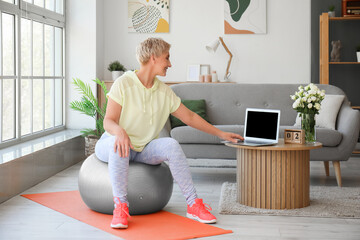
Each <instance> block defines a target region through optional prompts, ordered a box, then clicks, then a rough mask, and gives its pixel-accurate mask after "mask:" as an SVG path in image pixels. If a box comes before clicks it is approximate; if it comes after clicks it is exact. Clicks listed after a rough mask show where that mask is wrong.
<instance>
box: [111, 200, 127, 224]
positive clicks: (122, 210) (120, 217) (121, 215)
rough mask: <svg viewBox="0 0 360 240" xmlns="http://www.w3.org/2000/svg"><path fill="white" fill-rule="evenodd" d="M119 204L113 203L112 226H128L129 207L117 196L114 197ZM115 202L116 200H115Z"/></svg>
mask: <svg viewBox="0 0 360 240" xmlns="http://www.w3.org/2000/svg"><path fill="white" fill-rule="evenodd" d="M115 199H116V200H117V202H119V203H120V204H115V206H116V207H115V209H114V212H113V219H112V221H111V225H110V226H111V227H112V228H127V227H128V220H127V218H128V217H130V214H129V208H128V206H127V204H126V203H121V202H120V199H119V198H114V201H115ZM115 203H116V202H115Z"/></svg>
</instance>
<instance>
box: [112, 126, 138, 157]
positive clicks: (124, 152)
mask: <svg viewBox="0 0 360 240" xmlns="http://www.w3.org/2000/svg"><path fill="white" fill-rule="evenodd" d="M129 148H131V149H134V147H133V146H132V145H131V141H130V138H129V136H128V135H127V133H126V131H125V130H124V129H121V131H120V132H119V133H118V134H116V135H115V143H114V152H116V151H118V153H119V156H120V157H128V156H129Z"/></svg>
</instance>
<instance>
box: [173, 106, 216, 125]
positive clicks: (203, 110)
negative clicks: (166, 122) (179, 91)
mask: <svg viewBox="0 0 360 240" xmlns="http://www.w3.org/2000/svg"><path fill="white" fill-rule="evenodd" d="M181 103H182V104H184V105H185V107H187V108H188V109H190V110H191V111H193V112H195V113H197V114H198V115H199V116H200V117H202V118H203V119H205V120H206V121H208V122H209V120H208V117H207V115H206V102H205V100H204V99H200V100H181ZM170 123H171V128H176V127H180V126H186V124H185V123H183V122H182V121H181V120H180V119H178V118H176V117H174V116H172V115H170Z"/></svg>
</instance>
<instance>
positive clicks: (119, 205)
mask: <svg viewBox="0 0 360 240" xmlns="http://www.w3.org/2000/svg"><path fill="white" fill-rule="evenodd" d="M115 200H118V201H115ZM114 202H115V211H114V215H115V216H116V217H120V216H124V214H125V215H126V216H128V217H129V218H131V216H130V214H129V211H126V210H125V207H122V206H123V205H126V204H122V203H121V202H120V199H119V198H117V197H114Z"/></svg>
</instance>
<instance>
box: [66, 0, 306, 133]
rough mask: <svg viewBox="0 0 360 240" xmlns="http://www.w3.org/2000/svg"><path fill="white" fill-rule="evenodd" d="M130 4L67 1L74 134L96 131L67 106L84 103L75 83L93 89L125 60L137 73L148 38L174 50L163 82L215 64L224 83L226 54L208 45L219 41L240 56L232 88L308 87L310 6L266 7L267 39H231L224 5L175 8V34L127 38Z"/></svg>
mask: <svg viewBox="0 0 360 240" xmlns="http://www.w3.org/2000/svg"><path fill="white" fill-rule="evenodd" d="M127 2H128V1H127V0H106V1H103V0H76V1H74V0H67V1H66V3H67V5H66V37H67V41H66V81H67V84H66V93H67V96H66V116H67V117H66V122H67V127H68V128H84V127H94V126H95V123H94V121H93V120H91V119H90V118H89V117H87V116H84V115H80V114H79V113H76V112H74V111H72V110H70V109H69V108H68V107H67V106H68V104H69V102H70V101H72V100H74V99H77V98H79V94H78V93H77V92H75V91H74V88H73V86H72V85H71V84H69V83H70V82H71V81H72V78H73V77H78V78H80V79H82V80H84V81H87V82H89V83H90V84H91V85H92V87H93V90H94V92H95V84H94V83H92V82H91V79H94V78H96V77H98V78H100V79H103V80H108V79H111V74H110V72H109V71H108V70H107V66H108V64H109V63H110V62H111V61H113V60H119V61H120V62H121V63H123V64H124V65H125V66H126V67H127V68H129V69H134V68H138V63H137V61H136V58H135V48H136V46H137V45H138V44H139V43H140V42H141V41H143V40H145V39H146V38H148V37H154V36H155V37H161V38H163V39H164V40H166V41H168V42H169V43H171V45H172V48H171V51H170V54H171V62H172V65H173V67H172V68H171V69H169V71H168V75H167V77H166V78H163V80H165V81H186V72H187V66H188V65H189V64H210V65H211V69H212V70H216V71H217V72H218V75H219V77H221V76H223V75H224V73H225V69H226V65H227V61H228V58H229V56H228V54H227V53H226V51H225V50H224V48H223V47H221V46H219V48H218V50H217V52H216V53H215V54H211V53H208V52H207V51H206V50H205V45H206V44H207V43H209V42H211V41H212V40H214V39H216V38H217V37H219V36H222V37H223V38H224V41H225V42H226V44H227V46H228V47H229V49H230V50H231V52H232V53H233V55H234V58H233V61H232V65H231V67H230V72H231V73H232V75H231V81H234V82H238V83H302V84H305V83H309V82H310V0H302V1H298V0H276V1H271V0H268V1H267V34H261V35H259V34H257V35H225V34H224V26H223V25H224V24H223V22H224V19H223V16H224V0H195V1H192V0H171V1H170V33H161V34H138V33H128V30H127Z"/></svg>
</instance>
